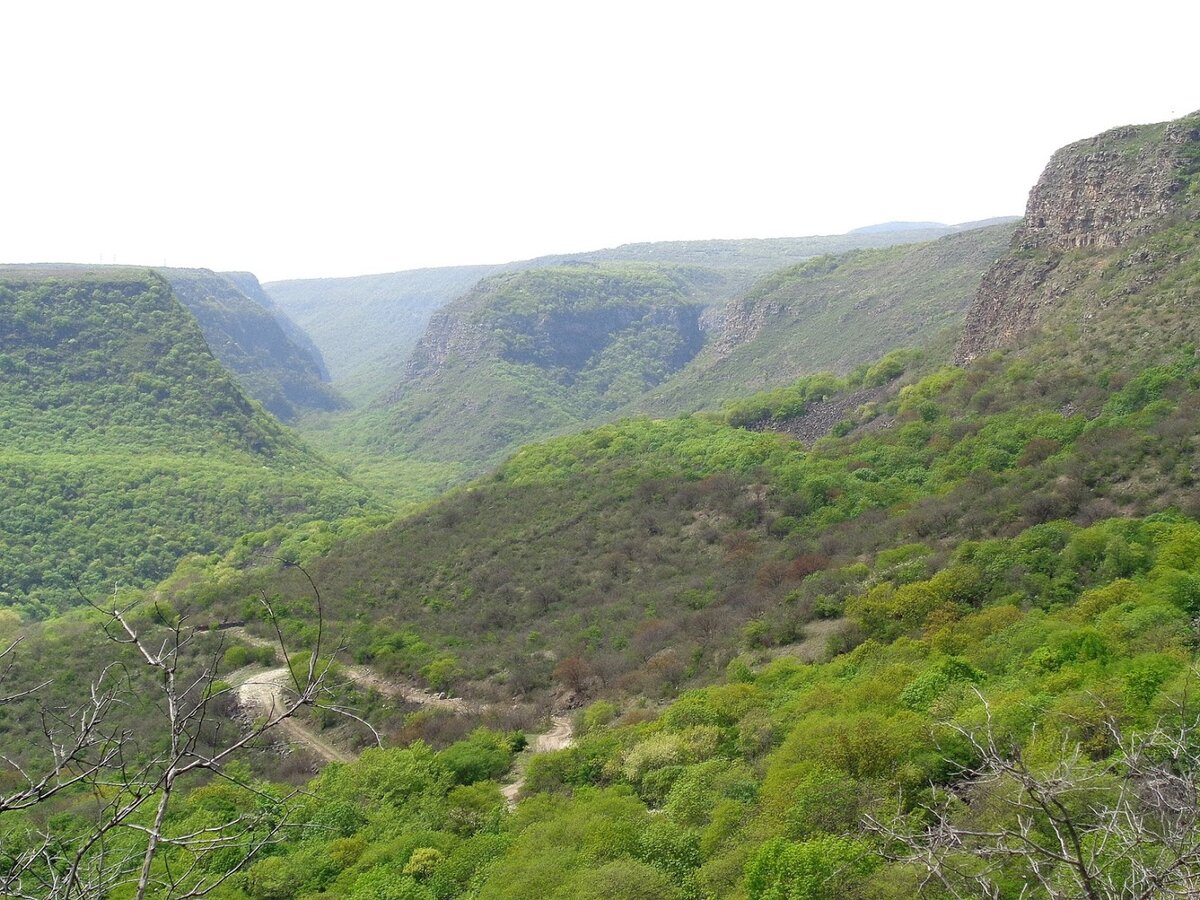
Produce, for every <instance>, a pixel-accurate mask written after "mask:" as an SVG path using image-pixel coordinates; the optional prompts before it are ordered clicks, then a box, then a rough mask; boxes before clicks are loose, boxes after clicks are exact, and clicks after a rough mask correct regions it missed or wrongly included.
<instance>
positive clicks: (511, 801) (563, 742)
mask: <svg viewBox="0 0 1200 900" xmlns="http://www.w3.org/2000/svg"><path fill="white" fill-rule="evenodd" d="M574 742H575V732H574V729H573V728H572V727H571V720H570V719H569V718H567V717H566V716H554V717H553V718H552V719H551V720H550V730H549V731H547V732H545V733H544V734H539V735H537V736H535V737H534V739H533V740H532V741H531V742H530V744H529V750H528V751H527V754H522V757H523V758H522V759H519V760H518V761H517V763H516V765H514V766H513V771H514V773H515V774H516V776H517V778H516V780H515V781H513V783H512V784H506V785H504V786H503V787H502V788H500V793H502V794H503V795H504V799H505V800H506V801H507V802H508V805H509V807H510V808H511V807H513V806H516V805H517V797H519V796H520V794H521V788H523V787H525V767H526V766H527V765H528V764H529V757H530V756H532V755H533V754H535V753H551V752H553V751H554V750H565V749H567V748H568V747H570V746H571V744H573V743H574Z"/></svg>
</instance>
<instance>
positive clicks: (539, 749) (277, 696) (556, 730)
mask: <svg viewBox="0 0 1200 900" xmlns="http://www.w3.org/2000/svg"><path fill="white" fill-rule="evenodd" d="M228 633H229V634H230V636H232V637H236V638H237V639H239V640H241V641H244V642H245V643H247V644H250V645H252V646H255V647H275V648H277V649H278V644H276V643H275V642H273V641H269V640H266V639H265V638H260V637H257V636H256V635H252V634H250V633H249V632H247V631H246V630H245V629H244V628H240V627H237V628H230V629H228ZM341 671H342V672H343V673H345V675H346V677H347V678H349V679H350V680H351V681H353V682H355V683H356V684H358V685H360V686H361V687H364V688H372V689H374V690H376V691H378V692H379V693H381V694H384V695H386V696H389V697H396V698H398V699H401V700H405V701H407V702H409V703H416V704H419V705H421V706H432V707H437V708H439V709H448V710H451V711H453V712H458V713H464V712H481V711H482V707H480V706H478V705H477V704H473V703H468V702H467V701H466V700H464V699H463V698H461V697H446V696H444V695H441V694H435V693H433V692H432V691H428V690H425V689H424V688H420V687H417V686H416V685H412V684H405V683H403V682H398V681H391V680H389V679H386V678H383V677H382V676H380V675H379V674H378V673H376V672H373V671H371V670H370V669H369V668H367V667H366V666H343V667H342V669H341ZM226 677H227V678H228V679H229V680H230V682H231V683H232V684H234V685H235V687H234V696H235V697H236V698H237V702H238V705H239V706H241V708H242V709H244V710H247V711H248V712H250V713H251V714H252V715H257V716H269V715H271V713H272V712H273V711H278V710H280V709H282V708H284V707H286V705H287V704H288V702H289V700H290V699H291V698H292V697H294V696H295V688H294V686H293V684H292V676H291V674H290V673H289V672H288V670H287V668H286V667H285V666H280V667H278V668H274V669H267V670H265V671H256V669H255V667H253V666H247V667H244V668H242V669H238V670H237V671H236V672H231V673H229V675H227V676H226ZM278 728H279V733H280V734H281V735H283V736H285V737H286V738H287V739H288V740H290V741H291V742H293V743H295V744H299V745H301V746H303V747H305V748H307V749H308V750H311V751H312V752H313V753H315V754H316V755H317V756H319V757H321V758H322V759H324V760H325V761H327V762H352V761H353V760H354V759H355V755H354V754H353V753H350V752H348V751H345V750H342V749H340V748H339V747H335V746H334V745H333V744H331V743H329V742H328V741H326V740H325V739H324V738H322V737H321V735H320V734H319V733H318V732H316V731H315V730H313V729H312V728H309V727H308V726H307V725H305V724H304V722H302V721H300V720H299V719H285V720H284V721H282V722H280V723H279V726H278ZM573 741H574V731H573V729H572V727H571V720H570V718H569V717H567V716H554V717H552V718H551V720H550V730H549V731H546V732H544V733H542V734H538V735H533V736H532V739H531V740H530V742H529V746H528V748H527V749H526V750H525V752H523V753H522V754H521V755H520V756H519V757H518V759H517V761H516V763H515V764H514V766H513V772H514V774H515V775H516V780H515V781H513V783H512V784H508V785H505V786H504V787H503V788H502V789H501V790H502V793H503V794H504V796H505V798H506V799H507V801H508V804H509V806H514V805H516V802H517V796H518V795H519V794H520V792H521V788H522V787H524V785H525V767H526V765H527V764H528V762H529V758H530V757H531V756H533V755H534V754H536V753H550V752H552V751H554V750H563V749H566V748H567V747H570V746H571V744H572V743H573Z"/></svg>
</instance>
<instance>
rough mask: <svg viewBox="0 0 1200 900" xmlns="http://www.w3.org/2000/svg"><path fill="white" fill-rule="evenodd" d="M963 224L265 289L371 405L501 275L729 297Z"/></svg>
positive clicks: (612, 252)
mask: <svg viewBox="0 0 1200 900" xmlns="http://www.w3.org/2000/svg"><path fill="white" fill-rule="evenodd" d="M962 227H965V226H954V225H940V224H932V225H929V226H925V225H924V224H922V223H917V224H915V225H914V224H913V223H898V227H896V228H894V229H890V230H889V229H888V226H874V227H872V228H869V229H865V230H863V231H861V232H852V233H850V234H841V235H818V236H811V237H794V238H765V239H746V240H695V241H659V242H655V243H640V244H623V245H621V246H619V247H613V248H610V249H605V250H592V251H587V252H581V253H570V254H560V255H556V256H544V257H538V258H536V259H531V260H523V261H519V262H512V263H506V264H503V265H488V266H458V267H448V268H441V269H416V270H413V271H407V272H393V273H390V274H383V275H362V276H357V277H353V278H316V279H301V280H293V281H277V282H270V283H268V284H266V285H264V289H265V290H266V292H267V293H268V294H269V295H270V296H271V297H272V299H274V300H275V301H276V302H277V303H278V304H279V306H280V307H281V308H282V309H283V310H284V311H285V312H286V313H287V314H288V315H289V316H290V317H291V318H292V319H294V320H295V321H296V322H297V323H298V324H299V325H300V326H301V327H302V328H303V329H304V330H305V331H306V332H307V333H308V334H310V335H311V336H312V338H313V340H314V341H315V342H316V344H317V346H319V347H320V348H321V352H322V354H323V355H324V357H325V360H326V362H327V363H328V365H329V369H330V372H331V373H332V375H333V379H334V381H335V382H336V384H337V386H338V388H339V389H341V390H342V391H343V392H345V393H346V394H347V395H348V396H350V397H352V398H353V399H355V400H357V401H365V400H367V399H370V398H371V397H372V396H374V395H375V394H377V393H378V392H380V391H381V390H385V389H389V386H390V384H391V383H392V382H393V381H395V379H396V378H397V377H399V375H400V373H401V372H402V371H403V366H404V363H405V362H406V361H407V359H408V354H409V353H411V352H412V349H413V348H414V347H415V346H416V344H417V341H418V339H419V338H420V336H421V334H422V333H423V332H424V330H425V326H426V325H427V324H428V323H429V320H430V318H431V317H432V315H433V313H434V311H435V310H437V309H439V308H440V307H442V306H443V305H445V304H446V303H449V302H450V301H451V300H453V299H454V298H455V297H458V296H460V295H461V294H463V293H465V292H466V291H467V290H469V289H470V288H471V287H472V286H473V285H474V284H475V283H476V282H478V281H479V279H481V278H483V277H485V276H487V275H491V274H493V273H496V272H499V271H515V270H523V269H530V268H540V267H545V266H557V265H562V264H564V263H566V264H570V263H575V262H647V263H670V264H676V265H685V266H699V267H704V268H712V269H719V270H721V271H722V272H724V273H725V286H726V293H725V294H724V295H723V297H725V298H727V297H731V296H733V295H734V294H736V293H737V292H738V291H739V290H741V289H744V288H746V287H749V285H750V284H751V282H752V281H753V279H754V278H755V277H756V276H758V275H762V274H765V273H767V272H770V271H773V270H775V269H780V268H783V267H784V266H787V265H790V264H794V263H797V262H800V261H802V260H805V259H808V258H810V257H813V256H819V255H822V254H828V253H840V252H843V251H846V250H852V249H855V248H861V247H886V246H891V245H893V244H897V243H902V242H903V243H908V242H913V241H922V240H932V239H934V238H937V237H940V236H942V235H945V234H950V233H952V232H954V231H956V230H959V229H960V228H962ZM719 299H722V298H714V300H719Z"/></svg>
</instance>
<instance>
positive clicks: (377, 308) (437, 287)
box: [264, 266, 499, 400]
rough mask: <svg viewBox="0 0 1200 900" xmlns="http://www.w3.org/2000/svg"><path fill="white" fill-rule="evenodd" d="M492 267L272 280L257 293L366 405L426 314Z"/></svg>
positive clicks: (400, 361) (402, 357) (404, 354)
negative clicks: (308, 339) (288, 320)
mask: <svg viewBox="0 0 1200 900" xmlns="http://www.w3.org/2000/svg"><path fill="white" fill-rule="evenodd" d="M498 268H499V267H497V266H459V267H451V268H444V269H416V270H413V271H410V272H393V273H391V274H387V275H359V276H355V277H352V278H314V279H305V280H298V281H275V282H269V283H268V284H266V285H264V289H265V290H266V292H267V294H268V295H269V296H270V297H271V299H272V300H274V301H275V302H276V303H277V304H278V305H279V307H280V308H281V309H283V310H284V312H286V313H287V315H288V316H289V317H290V318H291V319H292V320H293V321H295V322H296V323H297V324H298V325H299V326H300V327H301V328H303V329H304V331H305V332H306V333H307V334H309V335H311V336H312V338H313V340H314V341H315V342H316V344H317V346H319V347H320V348H321V354H322V356H323V358H324V359H325V363H326V365H328V366H329V372H330V374H331V375H332V377H333V379H334V381H336V382H337V385H338V388H339V389H340V390H341V391H343V392H344V393H345V394H346V395H347V396H349V397H352V398H354V399H355V400H366V399H369V398H370V397H372V396H374V395H375V394H377V393H378V392H379V391H381V390H383V388H384V387H385V386H386V385H387V384H389V383H390V380H391V379H392V378H394V376H395V374H396V373H397V372H398V371H399V370H400V369H402V368H403V365H404V362H405V361H406V360H407V359H408V354H409V353H411V352H412V348H413V347H414V346H416V343H417V340H418V339H419V338H420V336H421V333H422V332H423V331H424V330H425V326H426V325H428V324H429V319H430V317H431V316H432V315H433V313H434V311H435V310H437V309H438V308H439V307H441V306H443V305H445V304H446V303H448V302H449V301H450V300H453V299H454V298H455V297H457V296H459V295H460V294H463V293H465V292H466V291H468V290H470V288H471V287H472V285H474V284H475V283H476V282H477V281H479V279H480V278H483V277H484V276H485V275H489V274H491V273H492V272H495V271H497V270H498Z"/></svg>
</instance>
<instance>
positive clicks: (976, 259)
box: [635, 223, 1015, 414]
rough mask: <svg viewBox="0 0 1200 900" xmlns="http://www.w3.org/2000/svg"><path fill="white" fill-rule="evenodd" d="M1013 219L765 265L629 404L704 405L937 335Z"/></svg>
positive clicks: (950, 324) (656, 407)
mask: <svg viewBox="0 0 1200 900" xmlns="http://www.w3.org/2000/svg"><path fill="white" fill-rule="evenodd" d="M1014 228H1015V225H1013V224H1010V223H1002V224H999V225H992V226H990V227H986V228H979V229H976V230H973V231H967V232H964V233H961V234H955V235H950V236H947V237H943V238H941V239H939V240H936V241H933V242H931V243H924V244H904V245H900V246H897V247H891V248H888V249H880V250H857V251H851V252H849V253H845V254H841V255H837V256H821V257H817V258H815V259H812V260H809V261H808V262H804V263H801V264H800V265H797V266H793V267H791V268H787V269H783V270H781V271H778V272H773V273H771V274H770V275H768V276H766V277H764V278H761V279H759V281H758V282H756V283H755V285H754V287H753V288H752V289H750V290H749V291H747V292H746V293H745V294H744V295H742V296H740V297H738V298H735V299H734V300H732V301H731V302H730V303H729V304H728V305H727V306H726V307H725V308H724V309H723V310H722V313H721V316H720V320H719V322H718V324H717V326H716V327H715V328H714V332H715V333H714V336H713V338H712V340H711V341H710V342H709V343H708V345H707V346H706V347H705V349H704V351H703V352H701V353H700V354H698V355H697V356H696V358H695V359H694V360H692V361H691V363H689V365H688V366H687V367H686V368H684V369H683V370H682V371H680V372H679V373H677V374H676V375H675V376H674V377H673V378H671V379H670V380H669V381H668V382H666V383H665V384H663V385H662V386H661V387H659V388H658V389H657V390H655V391H654V392H653V393H652V394H651V395H650V396H649V397H648V398H647V399H645V400H644V401H641V402H638V403H636V404H635V408H638V409H642V410H645V411H648V412H655V413H659V414H669V413H673V412H678V411H680V410H692V409H699V408H702V407H708V408H712V407H713V406H714V405H715V404H716V403H717V402H719V400H720V399H721V398H723V397H724V398H732V397H737V396H745V395H747V394H748V393H751V392H753V391H755V390H762V389H764V388H769V387H777V386H781V385H783V384H786V383H787V382H788V381H790V380H792V379H795V378H799V377H800V376H801V375H807V374H811V373H813V372H822V371H831V372H838V373H846V372H849V371H850V370H851V369H853V368H854V367H855V366H857V365H859V364H861V363H864V362H870V361H872V360H875V359H878V358H879V357H881V356H883V355H884V354H885V353H887V352H889V351H890V350H894V349H896V348H898V347H922V346H929V345H931V344H934V343H937V342H939V341H940V342H941V343H943V344H945V343H947V341H948V339H949V338H950V336H951V335H952V334H956V333H957V330H958V329H959V327H960V326H961V323H962V320H963V317H964V315H965V313H966V310H967V307H968V306H969V305H970V303H971V301H972V299H973V298H974V296H975V291H976V289H977V288H978V286H979V280H980V277H981V276H982V275H983V273H984V272H985V271H986V270H987V268H988V266H990V265H991V264H992V263H993V262H994V261H995V260H996V259H997V257H999V256H1001V255H1003V253H1004V252H1005V251H1006V250H1007V248H1008V243H1009V240H1010V239H1011V237H1012V233H1013V229H1014Z"/></svg>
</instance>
